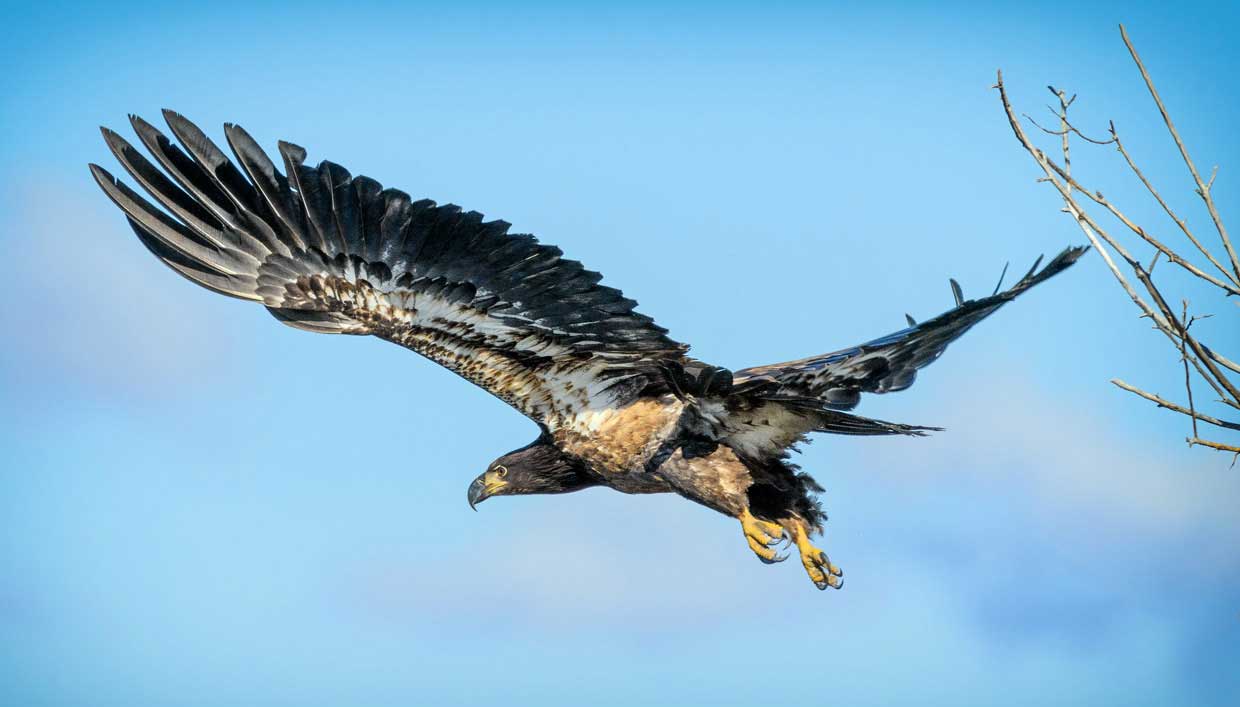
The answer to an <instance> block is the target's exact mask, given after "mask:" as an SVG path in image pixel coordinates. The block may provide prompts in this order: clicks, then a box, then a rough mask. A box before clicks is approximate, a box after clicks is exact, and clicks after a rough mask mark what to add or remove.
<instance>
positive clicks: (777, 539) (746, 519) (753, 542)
mask: <svg viewBox="0 0 1240 707" xmlns="http://www.w3.org/2000/svg"><path fill="white" fill-rule="evenodd" d="M739 520H740V522H741V530H742V531H743V532H744V533H745V542H747V543H749V549H750V550H753V553H754V554H755V555H757V556H758V559H759V560H762V561H763V562H765V563H767V564H774V563H776V562H783V561H784V560H786V559H788V556H787V555H786V554H785V555H780V554H779V553H778V552H776V550H775V549H774V548H776V547H778V546H779V545H780V544H781V543H783V542H784V540H785V539H786V535H785V533H784V529H783V526H781V525H780V524H778V523H771V522H769V521H765V520H760V519H758V518H756V517H754V516H753V514H751V513H750V512H749V511H748V510H746V511H743V512H742V513H741V515H740V517H739Z"/></svg>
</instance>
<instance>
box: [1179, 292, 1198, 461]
mask: <svg viewBox="0 0 1240 707" xmlns="http://www.w3.org/2000/svg"><path fill="white" fill-rule="evenodd" d="M1183 302H1184V313H1183V314H1182V315H1181V316H1180V321H1182V322H1184V334H1185V336H1184V337H1183V338H1181V339H1180V360H1181V361H1183V362H1184V390H1185V391H1186V392H1187V393H1188V416H1189V418H1190V419H1191V420H1192V421H1193V437H1196V436H1197V408H1196V407H1195V406H1194V405H1193V379H1192V376H1191V374H1189V372H1188V351H1187V350H1186V348H1185V342H1186V341H1187V340H1188V330H1189V328H1190V327H1192V325H1193V321H1194V320H1192V319H1189V318H1188V300H1187V299H1186V300H1183Z"/></svg>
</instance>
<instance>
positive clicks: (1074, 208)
mask: <svg viewBox="0 0 1240 707" xmlns="http://www.w3.org/2000/svg"><path fill="white" fill-rule="evenodd" d="M995 88H997V89H998V90H999V98H1000V101H1001V102H1002V103H1003V109H1004V113H1005V114H1006V115H1007V118H1008V124H1009V125H1010V126H1011V128H1012V131H1013V133H1015V135H1016V138H1017V140H1018V141H1019V142H1020V143H1021V145H1022V146H1023V147H1024V148H1025V150H1026V151H1027V152H1029V154H1030V155H1032V156H1033V158H1034V160H1035V161H1036V162H1037V163H1038V165H1039V166H1041V167H1042V171H1043V173H1044V174H1045V175H1046V177H1045V179H1044V180H1040V181H1047V182H1049V183H1050V184H1051V185H1053V186H1054V187H1055V189H1056V190H1057V191H1059V194H1060V196H1061V197H1062V198H1063V199H1064V203H1065V206H1066V210H1067V211H1068V213H1069V214H1070V215H1071V216H1072V217H1073V218H1074V219H1075V220H1076V222H1077V225H1078V226H1080V228H1081V230H1082V232H1083V233H1084V234H1085V237H1086V238H1088V239H1089V241H1090V243H1091V244H1092V245H1093V246H1094V249H1095V250H1097V251H1098V254H1099V255H1100V256H1101V257H1102V259H1103V261H1105V262H1106V264H1107V267H1108V268H1109V269H1110V270H1111V274H1112V275H1114V276H1115V279H1116V281H1117V282H1119V284H1120V286H1121V287H1122V288H1123V289H1124V291H1125V292H1127V293H1128V296H1129V298H1131V299H1132V301H1133V303H1135V304H1136V305H1137V307H1138V308H1139V309H1141V311H1142V313H1143V315H1144V316H1148V317H1149V318H1150V319H1151V321H1153V322H1154V325H1155V327H1156V328H1158V329H1159V330H1160V331H1162V332H1163V334H1165V335H1166V336H1167V337H1168V338H1169V339H1170V340H1171V341H1172V342H1173V343H1174V344H1176V345H1177V348H1178V345H1179V343H1180V341H1181V339H1184V341H1185V343H1187V345H1188V347H1189V348H1192V349H1193V353H1194V354H1195V355H1196V357H1197V358H1196V360H1194V361H1193V365H1194V367H1196V368H1197V371H1198V373H1200V374H1201V376H1202V378H1204V379H1205V380H1206V382H1207V383H1209V384H1210V386H1211V387H1212V388H1214V389H1215V391H1216V392H1218V393H1219V395H1220V397H1221V399H1222V401H1223V402H1224V403H1226V404H1228V405H1231V406H1232V407H1236V408H1240V402H1237V400H1240V391H1237V390H1236V388H1235V386H1233V385H1232V384H1231V382H1230V381H1229V380H1227V378H1226V376H1225V375H1224V374H1223V373H1222V372H1221V371H1219V370H1218V368H1217V367H1216V366H1214V364H1213V363H1212V361H1211V359H1210V357H1209V355H1208V353H1207V352H1206V350H1205V349H1204V347H1202V346H1201V344H1200V343H1199V342H1197V341H1195V340H1194V339H1193V338H1192V337H1191V336H1189V337H1186V336H1185V334H1184V333H1183V332H1182V329H1183V325H1182V323H1181V322H1179V321H1178V320H1177V319H1176V316H1175V314H1174V313H1173V312H1172V311H1171V309H1170V307H1168V306H1167V303H1166V301H1165V300H1164V299H1163V297H1162V294H1161V293H1160V292H1159V291H1158V288H1157V287H1155V286H1154V283H1153V281H1152V280H1151V279H1150V278H1149V274H1148V273H1147V272H1146V270H1145V269H1144V268H1143V267H1142V266H1141V263H1140V262H1139V261H1137V260H1136V258H1134V257H1133V256H1132V254H1130V253H1129V252H1128V251H1127V250H1126V249H1125V248H1124V247H1123V245H1122V244H1120V243H1119V242H1118V241H1116V240H1115V239H1114V238H1113V237H1112V236H1111V235H1110V234H1109V233H1107V232H1106V230H1105V229H1103V228H1102V227H1101V226H1100V225H1099V224H1098V223H1097V222H1096V221H1095V220H1094V219H1093V217H1091V216H1090V215H1089V214H1088V212H1086V211H1085V210H1084V209H1083V208H1081V206H1080V204H1078V203H1077V202H1076V200H1075V199H1074V198H1073V197H1072V189H1073V188H1074V186H1070V185H1069V184H1068V181H1069V180H1071V176H1070V175H1068V174H1067V172H1066V171H1064V170H1063V169H1062V168H1060V167H1059V166H1058V165H1055V164H1054V161H1053V160H1051V159H1050V158H1049V157H1047V156H1046V154H1045V153H1043V152H1042V151H1041V150H1039V149H1037V148H1036V147H1034V146H1033V144H1032V143H1031V142H1030V141H1029V138H1028V136H1027V135H1025V131H1024V130H1023V129H1022V128H1021V126H1020V122H1019V121H1018V120H1017V118H1016V115H1015V113H1014V111H1013V110H1012V104H1011V102H1010V101H1009V100H1008V97H1007V89H1006V88H1005V87H1004V85H1003V72H1002V71H1000V72H998V80H997V82H996V84H995ZM1057 176H1062V177H1063V178H1064V182H1061V181H1060V180H1059V179H1057V178H1056V177H1057ZM1072 184H1073V185H1075V182H1074V181H1073V182H1072ZM1082 191H1083V192H1084V193H1086V194H1089V192H1088V191H1086V190H1083V189H1082ZM1103 241H1105V242H1106V244H1107V245H1110V246H1111V247H1112V248H1114V249H1115V251H1116V253H1118V254H1119V255H1120V256H1121V257H1122V258H1123V259H1124V261H1125V262H1126V263H1127V264H1128V265H1129V267H1131V268H1132V270H1133V273H1134V274H1135V275H1136V276H1137V279H1138V280H1140V281H1141V284H1142V285H1143V286H1144V287H1145V289H1146V290H1147V291H1148V292H1149V293H1150V296H1151V297H1152V298H1153V299H1154V303H1155V304H1156V305H1157V307H1158V311H1155V310H1154V309H1153V308H1151V307H1150V306H1149V305H1148V304H1147V303H1146V302H1145V301H1144V300H1143V299H1142V298H1141V296H1140V295H1139V294H1138V293H1137V292H1136V290H1135V289H1134V288H1133V287H1132V285H1131V284H1130V283H1129V282H1128V280H1127V278H1125V277H1124V274H1123V273H1122V272H1120V270H1119V267H1118V266H1117V265H1116V264H1115V261H1114V260H1112V258H1111V255H1110V253H1109V251H1108V250H1107V249H1106V248H1104V247H1103V245H1102V242H1103Z"/></svg>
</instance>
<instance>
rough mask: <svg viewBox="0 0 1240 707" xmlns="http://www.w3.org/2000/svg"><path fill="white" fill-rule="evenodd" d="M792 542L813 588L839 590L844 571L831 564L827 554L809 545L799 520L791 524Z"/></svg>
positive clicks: (802, 524)
mask: <svg viewBox="0 0 1240 707" xmlns="http://www.w3.org/2000/svg"><path fill="white" fill-rule="evenodd" d="M792 541H793V542H795V543H796V545H797V550H798V551H799V552H800V554H801V564H802V565H804V566H805V572H806V573H807V574H809V578H810V580H811V581H812V582H813V583H814V586H815V587H818V588H819V589H826V588H827V587H833V588H835V589H839V588H840V587H842V586H844V580H842V579H840V577H843V576H844V571H843V570H841V569H840V568H839V567H837V566H835V565H833V564H831V559H830V558H828V557H827V553H825V552H823V551H822V550H819V549H818V548H816V547H814V546H813V545H812V544H811V543H810V541H809V532H808V531H807V530H806V529H805V524H804V523H803V522H801V521H799V520H798V521H793V523H792Z"/></svg>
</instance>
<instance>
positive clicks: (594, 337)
mask: <svg viewBox="0 0 1240 707" xmlns="http://www.w3.org/2000/svg"><path fill="white" fill-rule="evenodd" d="M164 118H165V120H166V121H167V123H168V127H169V129H170V130H171V132H172V134H173V136H174V137H175V138H176V139H177V140H178V141H179V143H180V146H178V145H176V144H174V143H173V142H172V141H171V140H169V139H168V138H167V137H165V136H164V135H163V134H162V133H161V132H160V131H159V130H157V129H155V128H154V127H153V126H151V125H150V124H149V123H147V122H146V121H144V120H142V119H141V118H138V117H136V116H131V123H132V124H133V127H134V129H135V131H136V132H137V134H138V137H139V139H140V140H141V142H142V143H143V145H144V146H145V147H146V148H147V149H148V150H149V151H150V153H151V154H152V155H153V156H154V158H155V162H157V163H158V165H159V166H158V167H157V166H156V164H154V163H152V162H151V161H149V160H148V159H147V158H146V157H144V156H143V155H142V154H141V153H140V152H139V151H138V150H136V149H135V148H134V147H133V146H132V145H130V144H129V143H128V142H126V141H125V140H124V139H123V138H122V137H120V135H118V134H117V133H115V132H112V131H110V130H107V129H104V131H103V135H104V139H105V141H106V142H107V144H108V146H109V148H110V149H111V150H112V152H113V154H114V155H115V156H116V158H117V160H118V162H120V164H121V166H122V167H123V168H124V169H125V171H126V172H128V173H129V174H130V176H132V177H133V178H134V180H135V181H136V182H137V183H138V185H139V186H141V187H142V188H143V189H144V190H145V191H146V192H148V193H149V194H150V195H151V196H152V198H153V199H154V200H155V201H156V202H158V206H157V205H156V204H153V203H151V202H150V201H148V200H147V199H145V198H144V197H143V196H141V195H140V194H138V193H137V192H135V191H134V190H132V189H130V188H129V187H127V186H125V185H124V184H123V183H122V182H120V181H118V180H117V179H116V178H114V177H113V176H112V175H111V174H109V173H108V172H107V171H106V170H104V169H103V168H102V167H99V166H97V165H91V172H92V174H94V176H95V179H96V181H97V182H98V183H99V185H100V187H102V188H103V190H104V192H105V193H106V194H107V195H108V197H109V198H111V199H112V201H113V202H115V203H116V204H117V206H118V207H120V209H121V210H122V211H124V212H125V215H126V216H127V217H128V219H129V222H130V225H131V226H132V227H133V230H134V232H135V233H136V234H137V236H138V238H139V240H141V241H142V243H143V244H144V245H145V246H146V247H147V248H148V249H149V250H150V251H151V252H152V253H153V254H154V255H155V256H156V257H158V258H159V259H160V260H161V261H162V262H163V263H165V264H166V265H168V266H169V267H171V268H172V269H173V270H175V271H176V272H178V273H180V274H181V275H183V276H185V277H186V278H188V279H189V280H191V281H193V282H196V283H198V284H199V285H202V286H203V287H206V288H207V289H210V290H212V291H215V292H219V293H221V294H226V295H229V296H232V297H238V298H241V299H248V300H254V301H258V302H261V303H262V304H264V305H265V306H266V307H267V308H268V310H269V311H270V312H271V314H272V315H273V316H274V317H275V318H276V319H278V320H279V321H281V322H283V323H285V324H287V325H289V326H292V327H296V328H299V329H304V330H308V331H313V332H320V333H336V334H359V335H360V334H370V335H374V336H378V337H380V338H383V339H386V340H388V341H392V342H395V343H397V344H400V345H401V346H404V347H406V348H409V349H411V350H413V351H415V352H417V353H419V354H421V355H423V356H425V357H427V358H430V359H431V360H433V361H435V362H437V363H439V364H441V365H444V366H446V367H447V368H449V369H451V370H452V371H454V372H456V373H458V374H459V375H461V376H462V377H464V378H466V379H467V380H470V381H471V382H473V383H476V384H477V385H479V386H482V387H483V388H484V389H486V390H487V391H488V392H490V393H492V394H494V395H496V396H497V397H499V398H500V399H502V400H504V401H505V402H508V403H509V404H511V405H512V406H513V407H515V408H516V409H518V410H520V411H521V412H523V413H524V414H526V415H528V416H530V417H531V418H533V419H535V420H536V421H538V422H539V423H541V424H543V425H545V426H547V427H550V428H552V429H554V428H555V426H556V425H557V424H559V423H561V422H563V421H564V420H566V419H568V418H570V417H572V416H573V415H574V414H576V413H577V412H579V411H580V410H582V409H585V408H588V407H596V406H602V405H607V404H611V403H614V402H616V401H617V397H618V396H622V395H631V394H633V392H634V391H635V390H640V389H641V387H642V386H641V385H640V383H641V381H642V380H650V381H651V382H655V381H657V380H658V379H659V377H660V376H661V372H660V371H661V368H660V362H661V361H676V360H680V359H682V358H683V356H684V353H685V351H686V350H687V349H688V347H687V346H685V345H683V344H680V343H677V342H675V341H673V340H672V339H670V338H669V337H668V336H667V332H666V330H665V329H663V328H661V327H659V326H657V325H656V324H655V323H654V321H653V320H652V319H650V318H649V317H646V316H644V315H641V314H638V313H637V312H635V311H634V307H635V306H636V302H634V301H633V300H631V299H627V298H625V297H624V296H623V295H622V294H621V292H620V291H619V290H616V289H614V288H611V287H606V286H603V285H600V284H599V282H600V280H601V279H602V276H601V275H599V274H598V273H596V272H592V271H590V270H587V269H586V268H585V267H584V266H582V265H581V263H579V262H577V261H574V260H568V259H566V258H564V257H563V253H562V252H561V251H560V249H559V248H556V247H554V246H547V245H541V244H539V243H538V241H537V240H536V239H534V237H533V236H529V235H524V234H509V233H508V229H509V224H507V223H505V222H503V221H485V220H484V218H483V216H482V214H479V213H477V212H474V211H468V212H466V211H462V210H461V209H460V208H459V207H457V206H454V205H451V204H448V205H444V206H439V205H436V204H435V202H433V201H429V200H425V199H424V200H419V201H414V200H412V199H411V198H410V197H409V195H408V194H405V193H403V192H400V191H397V190H394V189H384V188H383V186H382V185H381V184H379V183H378V182H377V181H375V180H373V179H370V178H367V177H361V176H359V177H354V176H352V175H351V174H350V173H349V171H348V170H346V169H345V168H344V167H341V166H340V165H337V164H334V163H331V162H322V163H320V164H319V166H317V167H309V166H307V165H306V164H305V158H306V151H305V150H304V149H303V148H301V147H299V146H297V145H294V144H292V143H288V142H281V143H280V144H279V151H280V155H281V158H282V161H283V163H284V173H281V172H280V170H279V169H278V168H277V167H276V165H275V163H274V162H272V160H271V159H270V158H269V157H268V156H267V154H266V153H264V152H263V151H262V150H261V149H260V148H259V147H258V145H257V143H256V142H255V141H254V139H253V138H252V137H251V136H250V135H249V133H247V132H246V131H245V130H244V129H242V128H241V127H239V126H236V125H231V124H230V125H226V126H225V129H224V132H225V136H226V138H227V141H228V145H229V147H230V148H231V149H232V152H233V154H234V156H235V158H236V163H234V162H233V161H232V160H230V159H229V158H228V156H227V155H225V154H224V152H223V151H222V150H220V149H219V147H217V146H216V145H215V143H214V142H212V141H211V139H210V138H208V137H207V136H206V134H205V133H204V132H203V131H202V130H200V129H199V128H198V127H197V126H196V125H194V124H193V123H191V122H190V121H189V120H187V119H185V118H184V117H183V116H181V115H180V114H178V113H174V112H172V111H165V112H164ZM160 168H162V171H161V169H160ZM161 207H162V209H161Z"/></svg>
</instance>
